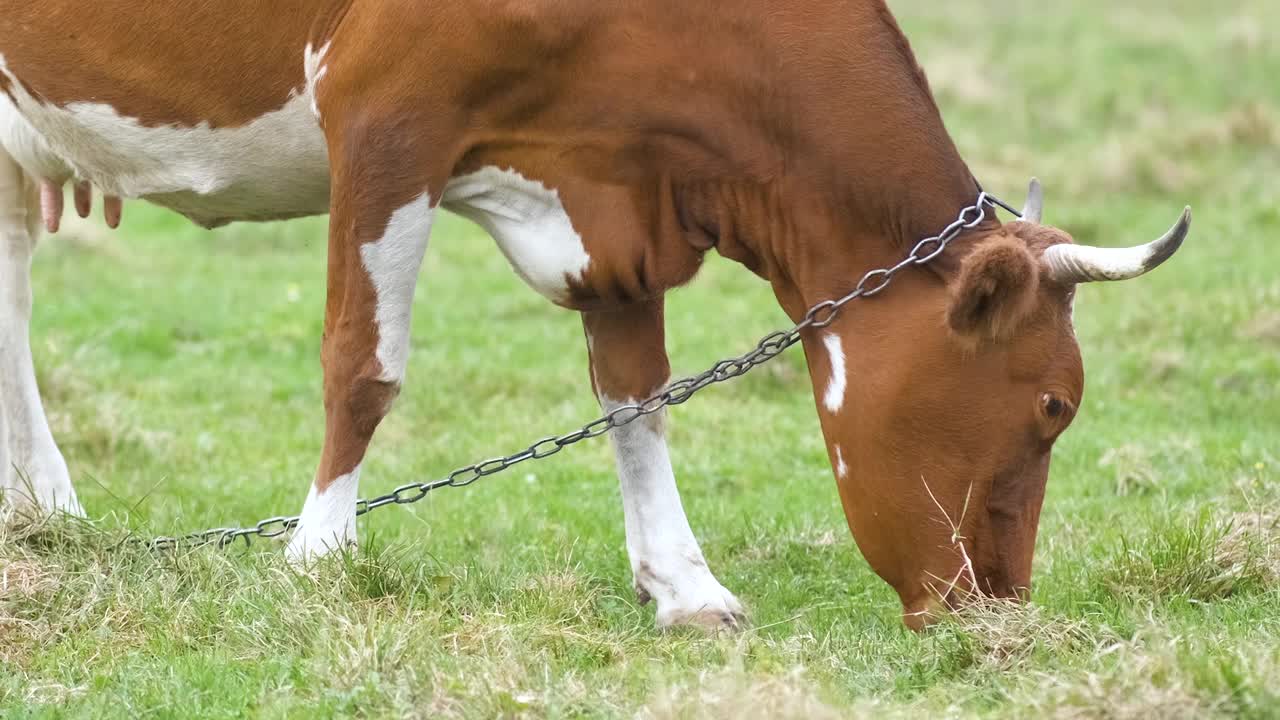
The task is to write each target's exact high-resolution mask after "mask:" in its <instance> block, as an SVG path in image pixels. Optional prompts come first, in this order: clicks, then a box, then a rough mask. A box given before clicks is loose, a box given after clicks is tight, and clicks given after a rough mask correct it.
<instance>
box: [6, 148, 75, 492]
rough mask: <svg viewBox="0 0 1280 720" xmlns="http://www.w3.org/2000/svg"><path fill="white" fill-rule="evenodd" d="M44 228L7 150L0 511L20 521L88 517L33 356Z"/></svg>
mask: <svg viewBox="0 0 1280 720" xmlns="http://www.w3.org/2000/svg"><path fill="white" fill-rule="evenodd" d="M39 223H40V197H39V190H38V188H37V186H36V184H35V183H34V182H32V180H31V179H30V178H27V177H25V176H24V174H23V172H22V169H21V168H20V167H19V166H18V164H17V163H16V162H15V161H14V160H13V158H11V157H10V156H9V155H8V154H7V153H6V152H5V151H4V150H3V149H0V491H3V495H4V497H3V499H2V500H0V506H3V507H4V509H5V512H6V514H8V515H11V516H12V515H16V516H18V517H26V516H30V515H32V514H48V513H52V512H56V511H64V512H67V513H70V514H73V515H77V516H82V515H83V514H84V511H83V510H82V509H81V507H80V503H79V501H78V500H77V499H76V493H75V490H74V489H72V487H71V476H70V474H69V473H68V472H67V463H66V461H65V460H64V459H63V457H62V453H61V452H60V451H59V450H58V446H57V444H56V443H55V442H54V440H53V433H52V432H50V430H49V423H48V420H47V418H46V417H45V412H44V406H43V405H42V404H41V401H40V391H39V388H38V387H37V385H36V375H35V365H34V363H33V360H32V356H31V344H30V326H31V304H32V294H31V257H32V254H33V253H34V252H35V245H36V239H37V238H38V237H39Z"/></svg>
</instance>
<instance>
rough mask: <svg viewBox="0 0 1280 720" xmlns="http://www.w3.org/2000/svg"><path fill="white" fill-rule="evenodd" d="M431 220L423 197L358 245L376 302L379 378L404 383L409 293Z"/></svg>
mask: <svg viewBox="0 0 1280 720" xmlns="http://www.w3.org/2000/svg"><path fill="white" fill-rule="evenodd" d="M434 217H435V210H434V209H433V208H432V207H431V197H430V196H429V195H428V194H427V193H423V194H422V195H419V196H418V197H417V199H415V200H413V201H412V202H410V203H409V204H407V205H405V206H404V207H402V208H400V209H399V210H396V211H395V212H394V213H392V214H391V219H390V220H388V221H387V229H386V231H384V232H383V234H382V238H380V239H379V240H378V241H377V242H371V243H365V244H364V245H361V246H360V259H361V260H362V261H363V263H364V268H365V271H366V272H367V273H369V282H370V283H372V284H373V289H374V292H375V293H376V295H377V298H378V300H377V302H378V305H377V307H376V308H375V310H374V318H375V320H376V322H377V324H378V348H377V355H378V363H379V364H381V365H382V374H381V375H380V376H379V378H378V379H380V380H384V381H387V382H395V383H399V382H403V381H404V372H405V367H406V366H407V365H408V362H409V326H410V323H411V321H412V318H413V292H414V288H416V287H417V284H418V270H419V268H421V267H422V256H423V254H424V253H425V252H426V250H427V241H428V239H429V238H430V237H431V223H432V220H433V219H434Z"/></svg>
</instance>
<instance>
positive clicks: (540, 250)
mask: <svg viewBox="0 0 1280 720" xmlns="http://www.w3.org/2000/svg"><path fill="white" fill-rule="evenodd" d="M443 204H444V205H445V207H446V208H448V209H449V210H452V211H453V212H456V213H458V214H459V215H462V216H463V217H466V218H469V219H470V220H472V221H474V222H475V223H476V224H478V225H480V226H481V227H483V228H484V229H485V230H486V231H488V233H489V234H490V235H492V236H493V238H494V239H495V240H496V241H497V242H498V246H499V247H500V248H502V253H503V254H504V255H506V256H507V259H508V260H509V261H510V262H511V265H512V267H514V268H515V271H516V273H518V274H519V275H520V277H522V278H524V281H525V282H526V283H528V284H529V286H530V287H532V288H533V289H534V290H537V291H538V292H539V293H541V294H542V295H544V296H546V297H548V298H550V299H551V300H555V301H563V300H566V299H567V298H568V295H569V282H570V281H571V280H574V281H576V280H580V279H581V278H582V276H583V274H584V273H585V272H586V271H587V266H588V265H590V264H591V257H590V256H589V255H587V251H586V247H585V246H584V245H583V244H582V236H581V235H579V234H578V232H577V231H576V230H575V229H574V228H573V222H572V221H571V220H570V219H569V214H568V213H567V212H565V209H564V205H563V204H562V203H561V202H560V194H559V193H558V192H557V191H555V190H553V189H549V188H547V187H546V186H545V185H543V184H542V183H540V182H537V181H534V180H529V179H528V178H525V177H524V176H523V175H521V174H520V173H518V172H516V171H515V170H502V169H499V168H496V167H486V168H483V169H481V170H479V171H477V172H474V173H471V174H469V175H463V176H460V177H457V178H454V179H453V180H452V181H450V183H449V185H448V187H447V188H446V190H445V194H444V202H443Z"/></svg>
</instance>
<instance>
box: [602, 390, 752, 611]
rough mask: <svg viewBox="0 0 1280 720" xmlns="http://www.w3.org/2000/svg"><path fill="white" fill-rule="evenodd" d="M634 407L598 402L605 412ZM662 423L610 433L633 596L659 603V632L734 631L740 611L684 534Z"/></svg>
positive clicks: (655, 418)
mask: <svg viewBox="0 0 1280 720" xmlns="http://www.w3.org/2000/svg"><path fill="white" fill-rule="evenodd" d="M631 402H634V401H626V402H617V401H614V400H610V399H609V398H607V397H604V396H603V395H601V398H600V403H601V405H603V406H604V408H605V410H606V411H608V410H611V409H613V408H617V407H619V406H620V405H624V404H628V403H631ZM663 421H664V420H663V413H656V414H654V415H650V416H647V417H644V418H641V419H639V420H636V421H635V422H632V423H631V424H629V425H626V426H623V427H620V428H617V429H616V430H614V431H613V432H611V433H610V434H609V437H610V439H611V441H612V442H613V448H614V456H615V457H616V459H617V463H618V479H619V481H620V482H621V485H622V509H623V516H624V519H625V521H626V535H627V554H628V555H629V556H630V557H631V570H632V573H633V575H634V577H635V583H636V591H637V592H638V593H640V596H641V598H652V599H653V600H655V601H656V602H657V604H658V613H657V620H658V625H659V627H669V626H672V625H682V624H688V623H698V624H712V625H719V624H732V623H734V622H736V620H735V618H736V616H739V615H741V614H742V606H741V605H740V604H739V603H738V600H737V598H735V597H734V596H733V593H730V592H729V591H728V590H726V589H725V588H724V586H722V585H721V584H720V582H719V581H718V580H716V578H715V576H714V575H712V574H711V570H710V569H709V568H707V562H706V560H705V559H703V556H702V549H701V548H700V547H699V546H698V541H697V539H696V538H695V537H694V536H693V531H692V530H691V529H690V528H689V520H688V518H686V517H685V514H684V507H683V505H682V504H681V503H680V491H679V490H678V489H677V488H676V479H675V473H674V472H673V470H672V468H671V458H670V456H669V455H668V453H667V442H666V439H665V437H664V436H663Z"/></svg>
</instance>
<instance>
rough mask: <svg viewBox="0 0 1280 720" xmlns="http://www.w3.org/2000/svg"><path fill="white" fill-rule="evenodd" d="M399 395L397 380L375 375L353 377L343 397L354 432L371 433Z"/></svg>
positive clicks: (398, 382) (389, 410)
mask: <svg viewBox="0 0 1280 720" xmlns="http://www.w3.org/2000/svg"><path fill="white" fill-rule="evenodd" d="M399 395H400V381H398V380H384V379H381V378H379V377H376V376H375V377H361V378H357V379H355V380H354V381H353V382H352V383H351V384H350V386H349V387H348V388H347V391H346V393H345V397H344V398H343V401H344V403H345V406H346V407H345V409H346V411H347V412H348V413H349V414H350V417H351V422H352V428H353V429H354V430H355V432H356V433H358V434H361V435H363V434H368V435H372V434H373V431H374V430H375V429H376V428H377V427H378V423H379V422H381V421H382V418H384V417H386V416H387V413H389V412H391V406H392V405H393V404H394V403H395V400H396V397H397V396H399Z"/></svg>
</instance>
